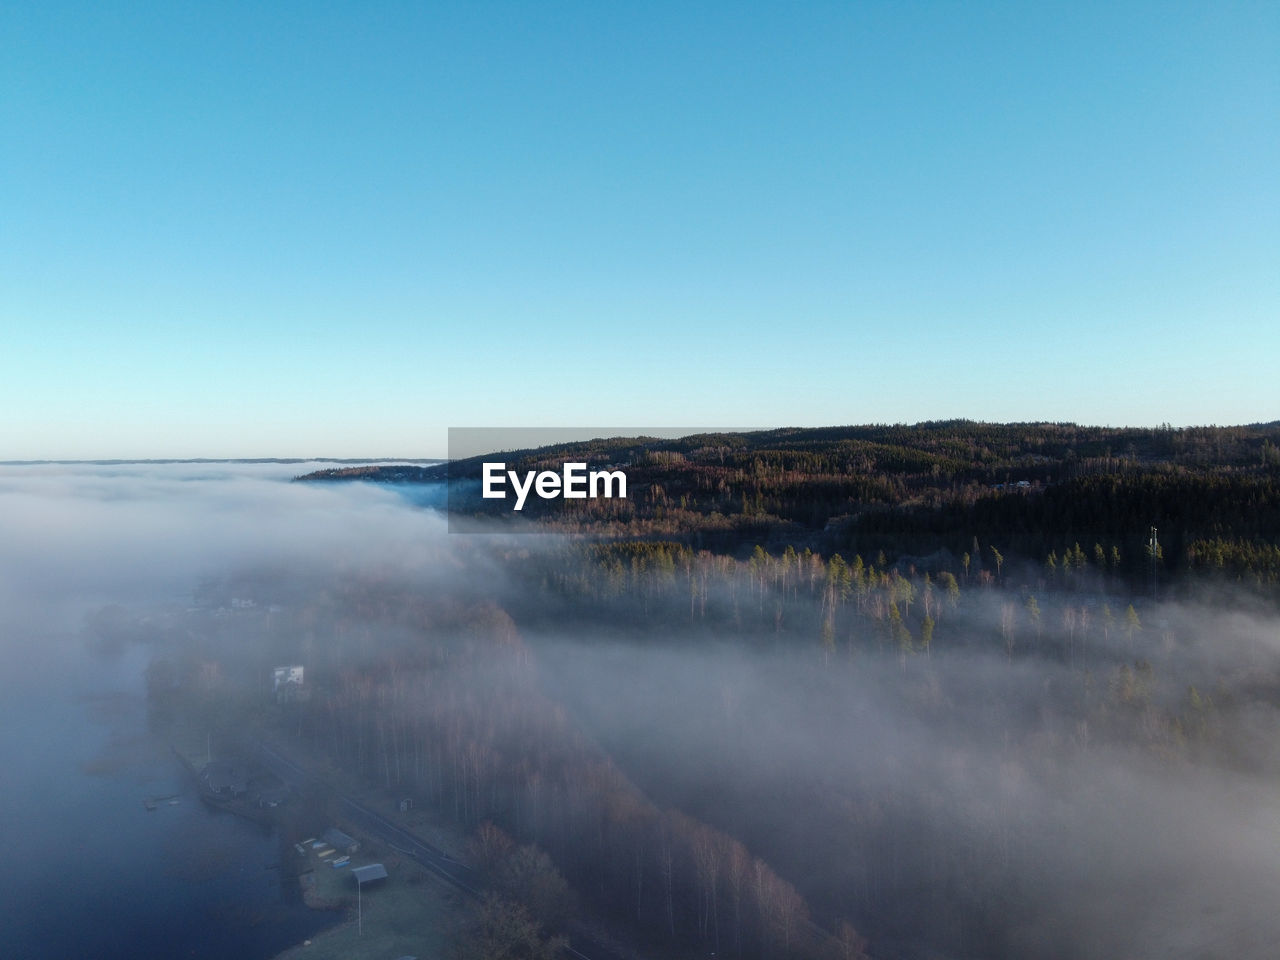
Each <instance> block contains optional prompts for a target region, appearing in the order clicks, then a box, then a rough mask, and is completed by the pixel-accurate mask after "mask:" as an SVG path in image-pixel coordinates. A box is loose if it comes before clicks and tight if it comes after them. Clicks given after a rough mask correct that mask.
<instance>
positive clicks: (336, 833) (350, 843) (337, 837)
mask: <svg viewBox="0 0 1280 960" xmlns="http://www.w3.org/2000/svg"><path fill="white" fill-rule="evenodd" d="M322 836H323V839H324V842H325V843H327V844H328V845H329V846H331V847H337V848H338V849H339V850H345V849H347V848H348V847H354V846H355V844H356V842H355V840H353V839H351V837H349V836H347V835H346V834H345V833H343V832H342V831H341V830H339V829H338V828H337V827H330V828H329V829H328V830H326V831H325V832H324V833H323V834H322Z"/></svg>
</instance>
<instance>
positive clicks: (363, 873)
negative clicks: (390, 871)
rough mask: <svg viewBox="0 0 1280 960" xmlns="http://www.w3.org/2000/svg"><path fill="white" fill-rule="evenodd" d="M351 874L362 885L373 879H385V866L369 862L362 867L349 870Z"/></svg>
mask: <svg viewBox="0 0 1280 960" xmlns="http://www.w3.org/2000/svg"><path fill="white" fill-rule="evenodd" d="M351 875H352V876H353V877H355V878H356V883H357V884H359V885H360V886H364V885H365V884H366V883H370V882H371V881H374V880H385V879H387V868H386V867H384V866H383V865H382V864H380V863H370V864H366V865H365V866H363V867H356V868H355V869H354V870H352V871H351Z"/></svg>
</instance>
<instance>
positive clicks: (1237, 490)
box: [299, 420, 1280, 585]
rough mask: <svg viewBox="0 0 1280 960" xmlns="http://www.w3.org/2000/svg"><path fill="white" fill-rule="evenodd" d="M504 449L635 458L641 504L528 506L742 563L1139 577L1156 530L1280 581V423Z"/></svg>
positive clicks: (1164, 560)
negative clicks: (883, 562) (985, 566)
mask: <svg viewBox="0 0 1280 960" xmlns="http://www.w3.org/2000/svg"><path fill="white" fill-rule="evenodd" d="M503 458H504V460H506V461H508V462H509V464H510V465H511V466H512V467H513V468H516V469H522V470H527V469H534V468H545V467H547V466H551V465H554V464H557V463H559V462H562V461H564V460H566V459H570V458H572V459H575V460H582V461H585V462H587V463H588V464H591V465H612V466H624V467H625V468H626V471H627V476H628V480H629V483H630V485H631V496H630V498H629V499H628V500H625V501H575V502H572V503H568V504H566V503H564V502H557V503H555V504H546V503H539V504H530V509H528V510H526V511H525V513H526V514H528V515H529V516H530V517H532V518H534V519H537V520H540V521H541V522H543V523H547V524H550V525H553V526H555V527H557V528H561V529H571V530H573V531H575V532H585V533H592V534H595V535H597V536H604V537H609V538H619V539H636V538H639V539H653V538H662V539H666V540H676V541H680V542H684V543H687V544H689V545H691V546H694V547H697V548H700V549H709V550H712V551H714V552H717V553H730V554H736V555H746V554H747V553H749V552H750V551H751V550H752V549H753V548H754V547H755V546H757V545H763V546H764V547H765V548H766V549H768V550H771V551H774V550H781V549H784V548H785V547H786V546H792V547H795V548H797V549H802V548H805V547H808V548H810V549H813V550H816V551H818V552H821V553H824V554H831V553H836V552H841V553H843V554H844V555H846V556H851V555H854V554H861V555H865V556H867V557H874V556H876V555H877V554H879V553H881V552H883V553H885V554H886V555H887V557H888V558H889V559H890V560H891V561H892V560H896V559H899V558H904V557H905V558H910V559H911V560H912V561H913V562H914V561H917V560H921V561H923V562H924V563H925V564H926V565H934V566H938V567H940V568H950V567H955V568H956V570H957V572H959V564H960V562H961V560H962V558H963V555H964V554H965V553H966V552H970V551H972V549H973V543H974V541H975V540H977V541H979V542H980V543H981V544H983V545H986V544H992V545H996V546H997V547H998V549H1000V550H1002V551H1003V552H1004V554H1006V555H1007V556H1008V557H1010V558H1011V559H1012V560H1014V561H1015V562H1023V563H1026V562H1033V563H1035V564H1037V565H1044V566H1046V567H1052V566H1057V565H1059V564H1061V562H1062V557H1063V556H1064V555H1070V556H1073V557H1075V558H1077V561H1078V558H1079V557H1080V555H1081V554H1082V553H1083V554H1084V555H1086V556H1087V558H1088V562H1090V563H1099V564H1101V565H1102V566H1104V567H1106V568H1107V570H1108V572H1109V574H1110V575H1111V576H1113V577H1117V578H1120V579H1123V580H1127V581H1131V582H1133V583H1134V584H1135V585H1136V584H1137V583H1140V582H1142V581H1143V580H1144V578H1146V577H1148V576H1149V575H1150V551H1149V546H1148V544H1149V539H1150V532H1151V528H1152V527H1156V528H1157V529H1158V531H1159V554H1160V555H1159V557H1158V560H1159V563H1160V568H1161V571H1162V574H1163V575H1164V576H1168V577H1176V576H1178V575H1180V574H1182V573H1185V572H1187V571H1189V570H1196V571H1202V572H1204V571H1208V572H1213V573H1214V574H1215V575H1218V576H1223V577H1227V578H1230V579H1232V580H1238V581H1245V582H1258V583H1267V584H1271V583H1275V582H1277V580H1278V579H1280V421H1273V422H1270V423H1259V424H1251V425H1245V426H1227V427H1217V426H1209V427H1184V428H1174V427H1170V426H1168V425H1165V426H1160V427H1155V428H1134V427H1090V426H1079V425H1076V424H1070V423H1012V424H994V423H975V422H972V421H964V420H952V421H938V422H929V423H921V424H915V425H910V426H908V425H868V426H846V427H820V428H804V429H801V428H784V429H777V430H765V431H757V432H750V433H707V434H696V435H691V436H687V437H682V438H680V439H674V440H669V439H655V438H649V437H624V438H619V437H615V438H608V439H600V440H592V441H586V442H578V443H571V444H562V445H556V446H548V447H541V448H538V449H535V450H523V451H516V452H509V453H504V454H503ZM485 459H486V458H485V457H475V458H470V459H467V460H459V461H454V462H453V463H451V464H448V465H439V466H434V467H406V466H386V465H369V466H361V467H345V468H336V469H330V470H322V471H318V472H316V473H312V474H308V475H307V476H305V477H301V478H299V479H301V480H307V481H323V480H329V481H335V480H366V481H376V482H389V483H442V482H445V481H449V482H450V484H451V490H452V489H454V488H459V487H466V486H467V485H468V484H472V483H474V482H477V481H478V477H479V471H480V464H481V463H482V462H483V461H484V460H485ZM488 459H492V457H489V458H488ZM468 506H477V505H476V504H475V503H474V502H471V503H469V504H468ZM451 507H454V508H455V509H456V508H457V506H456V504H455V503H454V502H451ZM930 557H931V558H932V561H931V563H930V561H929V560H928V559H927V558H930Z"/></svg>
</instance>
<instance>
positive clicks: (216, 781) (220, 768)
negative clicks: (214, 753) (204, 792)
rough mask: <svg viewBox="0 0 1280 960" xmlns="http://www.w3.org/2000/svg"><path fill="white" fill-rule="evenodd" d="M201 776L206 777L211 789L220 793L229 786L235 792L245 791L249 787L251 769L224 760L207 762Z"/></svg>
mask: <svg viewBox="0 0 1280 960" xmlns="http://www.w3.org/2000/svg"><path fill="white" fill-rule="evenodd" d="M200 776H201V777H203V778H204V782H205V783H207V784H208V785H209V789H210V790H213V791H215V792H218V793H221V792H222V791H223V790H226V789H228V788H229V789H230V790H231V791H232V792H234V793H244V792H245V791H246V790H248V789H249V771H247V770H246V769H245V768H244V767H239V766H233V765H232V764H230V763H226V762H224V761H222V760H214V761H213V762H212V763H208V764H205V768H204V770H203V771H201V773H200Z"/></svg>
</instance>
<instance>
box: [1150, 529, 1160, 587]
mask: <svg viewBox="0 0 1280 960" xmlns="http://www.w3.org/2000/svg"><path fill="white" fill-rule="evenodd" d="M1159 555H1160V540H1159V539H1158V537H1157V536H1156V528H1155V527H1152V528H1151V599H1152V600H1158V599H1159V597H1157V596H1156V591H1157V587H1158V584H1157V580H1156V558H1157V557H1158V556H1159Z"/></svg>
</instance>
